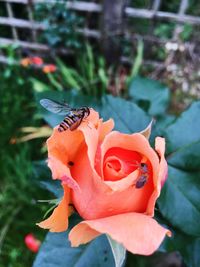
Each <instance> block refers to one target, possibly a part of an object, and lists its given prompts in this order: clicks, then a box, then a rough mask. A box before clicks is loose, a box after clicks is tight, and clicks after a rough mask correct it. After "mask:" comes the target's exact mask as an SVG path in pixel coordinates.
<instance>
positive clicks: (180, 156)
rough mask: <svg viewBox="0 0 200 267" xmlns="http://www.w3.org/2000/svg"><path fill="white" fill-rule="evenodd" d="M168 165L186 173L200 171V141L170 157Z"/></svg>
mask: <svg viewBox="0 0 200 267" xmlns="http://www.w3.org/2000/svg"><path fill="white" fill-rule="evenodd" d="M168 163H169V164H170V165H171V166H174V167H176V168H179V169H182V170H186V171H200V141H199V142H196V143H192V144H190V145H188V146H184V147H182V148H180V149H178V150H177V151H175V152H174V153H172V154H171V155H170V156H169V157H168Z"/></svg>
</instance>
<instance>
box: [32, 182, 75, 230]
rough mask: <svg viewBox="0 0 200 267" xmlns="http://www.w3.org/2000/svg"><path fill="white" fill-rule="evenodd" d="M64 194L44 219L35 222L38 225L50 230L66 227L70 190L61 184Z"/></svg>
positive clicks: (65, 228) (64, 228)
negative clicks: (49, 214)
mask: <svg viewBox="0 0 200 267" xmlns="http://www.w3.org/2000/svg"><path fill="white" fill-rule="evenodd" d="M63 189H64V196H63V198H62V200H61V202H60V203H59V205H58V206H57V208H55V209H54V211H53V213H52V214H51V216H50V217H49V218H47V219H46V220H44V221H42V222H40V223H37V225H38V226H40V227H41V228H44V229H49V230H50V232H63V231H65V230H67V228H68V216H69V214H68V204H69V194H70V190H69V188H68V187H67V186H66V185H63Z"/></svg>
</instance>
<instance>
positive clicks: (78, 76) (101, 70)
mask: <svg viewBox="0 0 200 267" xmlns="http://www.w3.org/2000/svg"><path fill="white" fill-rule="evenodd" d="M77 56H78V57H77V64H76V68H72V67H70V66H68V65H66V64H65V63H64V62H63V61H61V60H60V59H58V58H57V59H56V63H57V67H58V70H57V72H55V73H49V74H48V75H47V78H48V79H49V83H50V86H51V88H53V89H55V90H57V91H63V90H70V89H72V88H73V89H76V90H77V91H80V90H81V91H82V92H83V93H84V94H87V95H92V96H94V97H96V98H98V97H100V96H101V95H102V94H104V93H105V91H106V89H107V86H108V75H107V72H106V66H105V61H104V59H103V58H102V57H100V56H99V57H98V58H96V57H95V56H94V53H93V50H92V48H91V46H89V45H88V44H87V45H86V46H85V51H84V52H81V53H80V54H78V55H77ZM31 81H32V83H33V87H34V89H35V90H36V91H37V92H42V91H45V90H46V89H47V85H46V84H45V83H43V82H41V81H38V80H37V79H31Z"/></svg>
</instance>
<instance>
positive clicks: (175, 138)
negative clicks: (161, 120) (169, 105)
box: [165, 101, 200, 153]
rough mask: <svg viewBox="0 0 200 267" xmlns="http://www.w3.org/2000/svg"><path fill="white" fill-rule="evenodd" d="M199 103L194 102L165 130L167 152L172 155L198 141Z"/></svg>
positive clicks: (199, 132) (199, 135)
mask: <svg viewBox="0 0 200 267" xmlns="http://www.w3.org/2000/svg"><path fill="white" fill-rule="evenodd" d="M199 114H200V101H197V102H194V103H193V104H192V105H191V106H190V107H189V108H188V109H187V110H186V111H185V112H183V113H182V114H181V115H180V117H179V118H178V119H177V120H176V121H175V122H174V123H173V124H171V125H169V126H168V127H167V128H166V130H165V137H166V139H167V151H168V153H172V152H174V151H176V150H178V149H180V148H181V149H182V148H183V147H186V146H188V145H191V144H194V143H196V142H199V141H200V116H199Z"/></svg>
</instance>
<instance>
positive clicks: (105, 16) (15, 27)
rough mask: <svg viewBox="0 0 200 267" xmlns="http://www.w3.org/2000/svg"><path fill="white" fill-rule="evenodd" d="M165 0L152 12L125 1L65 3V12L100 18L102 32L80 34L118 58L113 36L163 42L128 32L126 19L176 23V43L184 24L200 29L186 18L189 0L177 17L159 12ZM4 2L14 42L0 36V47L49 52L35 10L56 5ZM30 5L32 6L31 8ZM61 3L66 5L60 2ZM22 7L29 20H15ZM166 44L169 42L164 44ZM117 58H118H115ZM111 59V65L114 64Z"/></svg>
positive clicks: (199, 21)
mask: <svg viewBox="0 0 200 267" xmlns="http://www.w3.org/2000/svg"><path fill="white" fill-rule="evenodd" d="M161 1H162V0H154V1H152V6H151V8H150V9H148V10H147V9H140V8H133V7H129V6H127V5H126V3H127V1H126V0H115V1H110V0H103V1H102V2H103V3H102V4H99V3H91V2H83V1H67V2H66V1H64V3H65V4H66V8H68V9H71V10H74V11H77V12H80V11H81V12H82V13H83V12H85V13H88V12H91V13H96V14H99V17H100V20H101V23H100V24H101V28H100V29H95V30H94V29H89V28H81V29H77V31H78V32H80V33H81V34H83V35H84V36H86V37H91V38H95V39H101V41H102V45H103V47H104V50H105V53H107V54H110V53H111V54H113V55H116V54H117V53H118V52H119V51H118V50H119V49H120V48H119V47H115V46H116V45H115V44H113V42H112V38H111V37H112V36H114V35H117V34H119V32H120V34H121V33H122V32H123V34H125V35H127V36H129V37H131V38H133V39H134V38H138V37H140V38H142V39H144V40H149V39H150V40H152V41H153V42H154V41H155V42H161V43H162V42H163V41H162V40H160V39H159V38H155V37H153V36H140V35H139V34H130V33H129V32H127V28H125V27H123V23H124V18H126V19H128V18H138V19H147V20H154V21H170V22H176V23H177V26H176V27H175V30H174V34H173V38H172V40H173V41H174V40H177V39H178V36H179V33H180V31H181V29H182V25H183V24H184V23H188V24H192V25H200V17H195V16H191V15H188V14H186V12H187V9H188V6H189V3H188V0H181V1H180V4H179V10H177V13H170V12H163V11H160V10H159V9H160V6H161V3H162V2H161ZM1 2H4V3H5V6H6V10H7V17H2V16H0V26H1V25H4V26H9V27H10V28H11V31H12V38H5V37H3V36H1V33H0V44H1V45H10V44H18V45H19V46H20V47H22V48H28V49H30V50H36V51H39V50H40V51H49V49H50V48H49V47H48V45H47V44H41V43H38V42H37V31H43V30H45V26H44V24H42V23H39V22H37V21H34V15H33V6H32V5H34V4H37V3H44V2H45V3H47V2H48V3H55V2H56V1H55V0H48V1H47V0H46V1H45V0H32V1H31V0H0V3H1ZM30 3H31V4H30ZM59 3H63V1H60V0H59ZM17 4H21V5H22V4H23V5H24V6H25V7H26V9H27V17H28V19H21V18H16V17H15V16H14V12H13V5H15V6H16V5H17ZM19 29H26V30H29V32H30V35H29V36H30V37H29V39H27V40H21V39H20V37H19V34H18V31H19ZM165 42H166V41H165ZM61 52H64V53H67V52H70V51H68V50H66V49H64V48H63V49H61ZM114 58H117V57H114ZM113 60H114V59H113V58H111V62H113ZM0 62H6V58H5V57H4V56H3V55H1V56H0Z"/></svg>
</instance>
